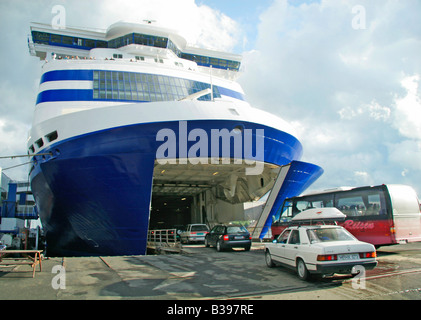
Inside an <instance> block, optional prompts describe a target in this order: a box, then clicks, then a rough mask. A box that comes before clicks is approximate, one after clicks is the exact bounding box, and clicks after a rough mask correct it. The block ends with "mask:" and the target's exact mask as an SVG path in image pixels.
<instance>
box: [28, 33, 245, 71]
mask: <svg viewBox="0 0 421 320" xmlns="http://www.w3.org/2000/svg"><path fill="white" fill-rule="evenodd" d="M32 39H33V42H34V43H39V44H47V45H59V46H64V47H75V48H80V49H85V50H90V49H93V48H120V47H123V46H127V45H129V44H140V45H145V46H150V47H156V48H167V49H170V50H172V51H173V52H174V53H175V54H176V55H177V56H178V57H179V58H182V59H187V60H191V61H194V62H196V63H197V64H198V65H200V66H205V67H209V66H212V67H214V68H218V69H229V70H236V71H238V70H239V69H240V62H238V61H233V60H227V59H218V58H214V57H207V56H201V55H196V54H189V53H183V52H181V50H180V49H179V48H178V47H177V46H176V45H175V44H174V43H173V42H172V41H171V39H168V38H165V37H157V36H151V35H145V34H140V33H131V34H127V35H125V36H122V37H119V38H116V39H113V40H110V41H108V42H107V41H102V40H93V39H85V38H78V37H69V36H63V35H58V34H51V33H47V32H39V31H32Z"/></svg>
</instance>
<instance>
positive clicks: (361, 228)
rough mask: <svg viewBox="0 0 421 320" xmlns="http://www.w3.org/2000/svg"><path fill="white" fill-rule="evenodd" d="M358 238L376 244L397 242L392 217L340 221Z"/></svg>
mask: <svg viewBox="0 0 421 320" xmlns="http://www.w3.org/2000/svg"><path fill="white" fill-rule="evenodd" d="M339 225H341V226H342V227H344V228H345V229H347V230H348V231H349V232H350V233H352V234H353V235H354V237H356V238H357V239H358V240H360V241H364V242H368V243H371V244H373V245H375V246H378V245H388V244H395V243H396V239H395V236H394V233H393V230H394V229H393V228H392V227H393V223H392V220H390V219H385V220H364V221H358V220H351V219H348V220H346V221H344V222H341V223H339Z"/></svg>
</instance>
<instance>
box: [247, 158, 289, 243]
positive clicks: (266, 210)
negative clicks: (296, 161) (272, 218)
mask: <svg viewBox="0 0 421 320" xmlns="http://www.w3.org/2000/svg"><path fill="white" fill-rule="evenodd" d="M290 167H291V164H288V165H286V166H282V167H281V170H279V173H278V176H277V178H276V180H275V184H274V185H273V187H272V189H271V191H270V193H269V196H268V198H267V200H266V203H265V206H264V207H263V210H262V213H261V214H260V217H259V219H258V220H257V223H256V226H255V227H254V229H253V232H252V238H253V240H258V239H260V235H261V233H262V231H263V228H264V227H265V224H266V221H267V218H268V217H269V214H270V213H271V211H272V208H273V205H274V204H275V200H276V198H277V197H278V194H279V191H280V190H281V187H282V184H283V183H284V181H285V178H286V176H287V173H288V171H289V168H290Z"/></svg>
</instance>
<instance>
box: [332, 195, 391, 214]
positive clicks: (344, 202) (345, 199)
mask: <svg viewBox="0 0 421 320" xmlns="http://www.w3.org/2000/svg"><path fill="white" fill-rule="evenodd" d="M336 208H338V209H339V210H340V211H341V212H342V213H344V214H345V215H347V216H348V217H369V216H384V215H386V203H385V200H384V196H383V194H382V193H372V194H368V193H365V194H359V195H357V194H347V195H344V196H342V195H339V196H337V199H336Z"/></svg>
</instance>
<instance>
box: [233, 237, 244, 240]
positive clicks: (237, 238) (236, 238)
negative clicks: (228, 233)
mask: <svg viewBox="0 0 421 320" xmlns="http://www.w3.org/2000/svg"><path fill="white" fill-rule="evenodd" d="M234 239H235V240H240V239H241V240H242V239H244V237H241V236H235V237H234Z"/></svg>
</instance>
